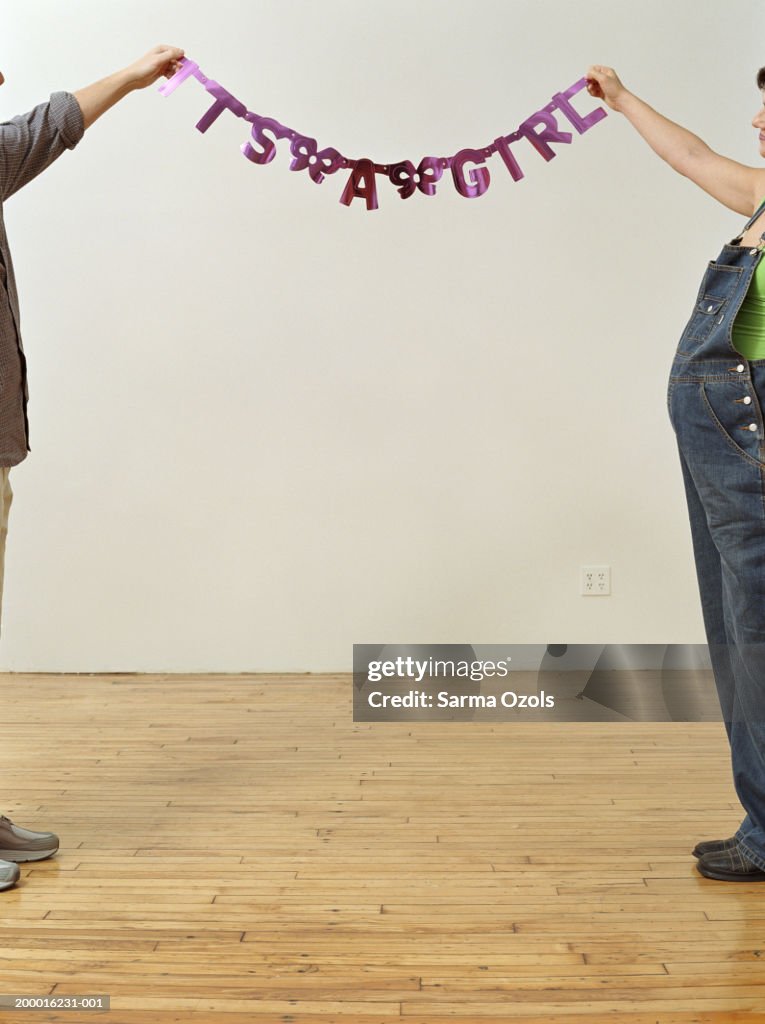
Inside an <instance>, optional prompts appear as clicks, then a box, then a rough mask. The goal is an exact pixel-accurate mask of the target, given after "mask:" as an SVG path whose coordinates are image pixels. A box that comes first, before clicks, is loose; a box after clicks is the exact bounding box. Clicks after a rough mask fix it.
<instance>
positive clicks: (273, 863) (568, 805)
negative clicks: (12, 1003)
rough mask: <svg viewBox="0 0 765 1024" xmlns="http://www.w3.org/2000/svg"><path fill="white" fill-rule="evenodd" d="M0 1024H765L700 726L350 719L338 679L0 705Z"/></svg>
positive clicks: (55, 682) (746, 893)
mask: <svg viewBox="0 0 765 1024" xmlns="http://www.w3.org/2000/svg"><path fill="white" fill-rule="evenodd" d="M0 684H1V687H2V689H1V691H0V694H1V696H0V719H1V720H2V740H1V741H0V777H2V780H3V781H2V788H3V796H2V797H0V811H3V812H5V813H6V814H8V815H9V816H10V817H12V818H14V819H15V820H17V821H18V822H19V823H20V824H24V825H27V826H28V827H31V828H51V829H53V830H55V831H58V832H59V833H60V835H61V838H62V849H61V853H60V854H59V856H58V857H56V858H55V859H53V860H50V861H46V862H42V863H38V864H28V865H25V866H24V867H23V871H22V879H21V883H20V885H19V886H18V888H17V889H15V890H12V891H10V892H6V893H3V894H0V992H2V993H5V994H43V993H54V994H56V995H67V994H70V995H90V994H108V995H110V996H111V1001H112V1009H111V1010H110V1012H108V1013H105V1014H103V1015H102V1016H101V1015H98V1014H95V1013H88V1012H82V1011H66V1012H45V1013H40V1012H39V1011H35V1012H33V1011H25V1012H20V1013H14V1012H9V1011H6V1012H5V1013H2V1014H0V1019H1V1020H2V1021H3V1024H4V1022H6V1021H7V1022H9V1024H15V1022H22V1021H23V1022H24V1024H29V1022H31V1021H43V1020H44V1021H45V1022H46V1024H49V1022H50V1024H53V1022H58V1021H61V1022H64V1024H75V1022H77V1021H85V1022H87V1021H95V1020H97V1019H104V1020H108V1021H109V1024H122V1022H125V1024H171V1022H172V1024H176V1022H178V1024H180V1022H184V1024H185V1022H191V1024H250V1022H253V1024H390V1022H391V1021H394V1020H397V1019H399V1018H401V1019H402V1020H403V1021H406V1022H407V1024H446V1022H448V1024H458V1022H462V1024H465V1022H469V1021H470V1022H480V1021H484V1020H485V1021H487V1022H488V1021H494V1022H497V1021H511V1022H513V1024H532V1022H533V1024H564V1022H569V1024H585V1022H586V1024H605V1022H606V1021H608V1022H614V1021H617V1022H626V1024H656V1022H659V1024H680V1022H684V1024H691V1022H693V1024H712V1022H714V1024H735V1022H738V1021H765V884H763V885H761V886H758V885H754V884H752V885H740V884H735V883H724V882H713V881H710V880H707V879H704V878H702V877H701V876H700V875H699V874H698V873H697V872H696V871H695V870H694V861H693V859H692V857H691V855H690V849H691V848H692V846H693V845H694V843H695V842H696V841H697V840H699V839H701V838H710V837H718V836H727V835H729V834H731V832H732V831H733V830H735V828H736V826H737V825H738V821H739V807H738V802H737V800H736V797H735V793H734V790H733V787H732V783H731V780H730V769H729V764H728V749H727V743H726V739H725V733H724V729H723V726H722V725H721V724H719V723H717V724H706V723H704V724H702V723H699V724H683V725H679V724H648V723H640V724H629V723H613V722H611V723H583V722H580V723H546V724H543V723H529V722H527V723H508V724H500V723H498V724H495V725H487V724H476V723H444V724H433V723H422V724H418V725H411V724H410V725H406V724H400V723H397V724H374V725H370V724H358V725H354V723H353V722H352V721H351V713H350V697H351V681H350V677H339V676H334V677H331V676H297V677H284V676H280V677H265V676H255V677H252V676H250V677H237V676H233V677H232V676H221V677H216V676H204V677H201V676H192V677H180V676H172V677H168V676H104V677H88V676H84V677H83V676H77V677H67V676H30V675H5V676H1V677H0Z"/></svg>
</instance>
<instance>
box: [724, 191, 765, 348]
mask: <svg viewBox="0 0 765 1024" xmlns="http://www.w3.org/2000/svg"><path fill="white" fill-rule="evenodd" d="M764 204H765V200H763V202H762V203H761V204H760V209H762V206H763V205H764ZM732 335H733V347H734V348H735V349H736V351H737V352H740V353H741V355H742V356H743V357H744V359H765V256H762V257H761V258H760V262H759V263H758V264H757V269H756V270H755V272H754V275H753V276H752V283H751V284H750V285H749V291H748V292H747V293H746V295H745V297H744V301H743V302H742V303H741V308H740V309H739V311H738V313H737V314H736V319H735V320H734V321H733V331H732Z"/></svg>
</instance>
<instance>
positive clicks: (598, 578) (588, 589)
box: [579, 565, 611, 597]
mask: <svg viewBox="0 0 765 1024" xmlns="http://www.w3.org/2000/svg"><path fill="white" fill-rule="evenodd" d="M579 593H580V594H582V595H583V596H584V597H607V596H608V595H609V594H610V593H611V566H610V565H583V566H582V568H581V569H580V571H579Z"/></svg>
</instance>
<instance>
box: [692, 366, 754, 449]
mask: <svg viewBox="0 0 765 1024" xmlns="http://www.w3.org/2000/svg"><path fill="white" fill-rule="evenodd" d="M701 397H702V402H703V405H704V408H705V410H706V413H707V415H708V417H709V418H710V420H711V421H712V423H713V424H714V426H715V427H716V428H717V430H718V431H719V432H720V434H721V435H722V436H723V438H724V439H725V440H726V441H727V443H728V444H729V445H730V447H731V448H732V449H733V450H734V451H735V452H736V453H737V454H738V455H740V456H741V457H742V458H743V459H746V461H747V462H750V463H752V464H753V465H755V466H757V467H758V468H759V469H765V459H764V458H763V421H762V410H761V408H760V403H759V399H758V398H757V394H756V392H755V390H754V388H753V387H752V385H751V383H750V382H748V381H741V382H738V381H735V382H730V383H727V382H726V383H725V384H716V385H712V386H710V385H709V384H708V383H705V384H702V385H701ZM746 398H750V399H751V401H750V402H749V403H746V402H745V401H744V400H745V399H746Z"/></svg>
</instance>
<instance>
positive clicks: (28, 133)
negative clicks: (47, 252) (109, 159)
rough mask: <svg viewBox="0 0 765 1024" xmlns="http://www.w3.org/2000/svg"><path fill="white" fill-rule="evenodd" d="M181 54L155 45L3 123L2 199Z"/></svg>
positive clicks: (172, 67)
mask: <svg viewBox="0 0 765 1024" xmlns="http://www.w3.org/2000/svg"><path fill="white" fill-rule="evenodd" d="M182 56H183V50H179V49H178V47H177V46H155V47H154V49H153V50H149V52H148V53H147V54H146V55H145V56H143V57H141V59H140V60H137V61H136V62H135V63H134V64H131V65H130V66H129V67H127V68H125V69H124V70H122V71H118V72H116V74H114V75H110V76H109V77H108V78H104V79H102V80H101V81H100V82H95V83H94V84H93V85H88V86H86V87H85V88H84V89H80V90H78V91H77V92H76V93H70V92H54V93H53V94H52V95H51V97H50V100H48V101H47V102H45V103H40V104H39V105H38V106H36V107H35V108H34V110H30V112H29V113H28V114H20V115H19V116H18V117H14V118H11V120H10V121H5V122H3V123H1V124H0V201H5V200H6V199H8V197H9V196H12V195H13V194H14V192H18V190H19V189H20V188H22V187H23V186H24V185H26V184H27V183H28V182H30V181H32V179H33V178H36V177H37V175H38V174H40V173H41V172H42V171H44V170H45V169H46V167H49V166H50V165H51V164H52V163H53V161H54V160H56V159H57V158H58V157H59V156H61V154H62V153H63V152H64V150H66V149H74V147H75V146H76V145H77V143H78V142H79V141H80V139H81V138H82V136H83V134H84V132H85V130H86V129H87V128H89V127H90V125H92V124H93V122H94V121H95V120H96V119H97V118H99V117H100V116H101V114H103V113H105V112H106V111H107V110H108V109H109V108H110V107H113V106H114V104H115V103H117V102H118V101H119V100H121V99H122V98H123V97H124V96H127V94H128V93H129V92H133V91H134V90H135V89H144V88H146V86H148V85H151V84H152V82H156V81H157V79H158V78H161V77H162V76H163V75H165V76H166V77H168V78H169V77H170V76H171V75H173V74H174V73H175V72H176V71H177V70H178V67H179V65H178V61H179V60H180V58H181V57H182Z"/></svg>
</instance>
